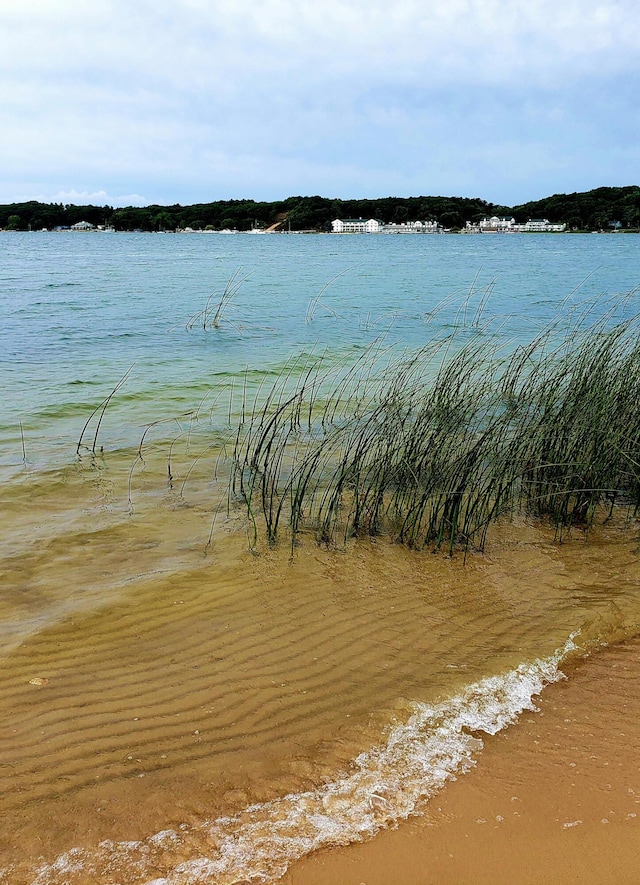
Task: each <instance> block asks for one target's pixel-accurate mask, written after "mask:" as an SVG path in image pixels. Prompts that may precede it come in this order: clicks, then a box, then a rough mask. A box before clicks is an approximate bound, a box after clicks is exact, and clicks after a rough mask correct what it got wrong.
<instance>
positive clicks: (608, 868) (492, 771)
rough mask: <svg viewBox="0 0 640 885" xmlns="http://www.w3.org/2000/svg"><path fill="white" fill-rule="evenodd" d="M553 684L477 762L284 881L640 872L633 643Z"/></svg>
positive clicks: (615, 878) (639, 719) (638, 721)
mask: <svg viewBox="0 0 640 885" xmlns="http://www.w3.org/2000/svg"><path fill="white" fill-rule="evenodd" d="M567 675H568V676H569V678H568V679H567V680H566V681H562V682H560V683H557V684H556V685H553V686H550V687H549V688H547V690H546V691H545V693H544V695H543V697H542V699H541V700H540V702H539V707H540V712H538V713H528V714H526V715H523V716H522V718H521V720H520V722H519V723H518V724H516V725H514V726H512V727H511V728H509V729H508V730H506V731H505V732H501V733H500V734H498V735H496V736H495V737H492V738H487V739H486V740H485V749H484V751H483V752H482V754H481V755H480V757H479V760H478V764H477V767H476V768H475V770H473V771H471V772H469V773H467V774H466V775H464V776H462V777H460V778H459V779H458V780H457V781H455V782H453V783H451V784H449V785H448V786H447V787H446V788H445V790H444V791H443V792H442V794H440V795H439V796H438V797H437V798H435V799H434V800H433V801H432V802H430V803H429V805H428V806H427V807H426V809H425V813H424V816H423V817H417V818H412V819H411V820H410V821H407V822H405V823H403V824H401V825H400V826H399V828H398V829H396V830H392V831H386V832H383V833H381V834H379V835H378V836H377V837H376V838H375V839H373V840H372V841H370V842H367V843H364V844H359V845H351V846H349V847H345V848H335V849H331V850H325V851H321V852H319V853H317V854H316V855H313V856H311V857H310V858H307V859H305V860H302V861H300V862H299V863H298V864H296V865H295V866H294V867H293V868H292V869H291V870H290V872H289V873H288V874H287V876H285V878H284V880H283V882H285V883H286V885H330V883H338V882H339V883H341V885H462V883H493V885H508V883H514V882H518V883H520V885H568V883H576V885H577V883H580V885H591V883H592V885H600V883H604V882H611V883H616V885H626V883H628V885H631V883H636V882H638V881H640V756H639V752H638V751H639V748H640V640H638V639H634V640H632V641H629V642H626V643H622V644H620V645H616V646H613V647H609V648H604V649H602V650H601V651H599V652H597V653H596V654H595V655H593V656H592V657H591V658H590V659H589V660H587V661H585V662H584V663H583V664H579V665H578V666H575V667H572V668H571V670H570V671H567Z"/></svg>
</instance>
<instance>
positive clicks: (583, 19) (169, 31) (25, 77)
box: [0, 0, 640, 202]
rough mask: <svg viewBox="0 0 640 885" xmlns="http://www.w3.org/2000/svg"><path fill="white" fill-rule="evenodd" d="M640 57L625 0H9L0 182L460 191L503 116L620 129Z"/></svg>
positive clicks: (210, 189) (175, 188)
mask: <svg viewBox="0 0 640 885" xmlns="http://www.w3.org/2000/svg"><path fill="white" fill-rule="evenodd" d="M639 59H640V7H638V6H637V3H636V0H563V2H562V3H559V2H557V0H430V2H428V0H395V2H393V3H391V2H389V0H261V2H259V3H255V2H254V0H252V2H250V0H233V2H230V0H154V2H151V0H136V2H135V3H130V2H128V0H92V2H91V3H83V4H78V3H70V2H68V0H3V2H2V3H0V87H1V89H0V95H2V96H3V98H2V99H0V130H1V131H2V133H3V137H2V140H1V141H0V168H1V169H2V170H3V175H4V176H5V177H6V179H7V180H6V182H5V184H4V185H0V187H1V188H2V192H0V199H3V200H5V201H6V200H8V199H10V198H11V197H10V195H11V193H14V194H15V193H19V192H20V193H24V192H27V191H29V192H33V193H40V192H43V193H52V194H55V193H57V192H60V193H71V192H77V193H78V194H83V193H87V194H92V193H96V194H100V193H102V192H104V193H107V194H115V195H118V194H120V195H125V197H126V195H128V194H129V195H130V196H132V197H135V194H136V193H138V194H139V193H140V192H142V193H144V194H148V195H149V197H150V199H151V200H153V201H157V202H159V201H160V200H161V199H162V200H164V201H177V200H180V201H182V202H184V201H185V200H186V199H187V197H186V193H187V191H188V193H189V194H194V195H196V198H200V199H215V198H217V196H218V195H219V194H220V195H222V192H223V191H224V193H225V194H229V195H234V194H238V193H239V192H242V194H243V195H245V196H250V195H253V194H252V193H250V192H249V189H250V188H252V187H260V188H261V192H260V193H256V194H255V195H256V196H260V195H262V196H264V197H269V196H274V197H275V196H284V195H286V194H288V193H293V192H302V190H303V187H308V188H309V189H310V190H312V191H314V192H324V191H326V190H327V189H329V188H331V187H334V188H335V187H338V186H339V187H340V188H342V189H343V195H345V196H347V195H351V194H352V193H353V195H356V194H355V191H356V190H357V189H358V190H359V189H363V190H365V191H366V190H367V189H368V190H369V193H370V195H373V192H375V191H376V190H378V189H380V188H381V189H382V192H387V193H388V192H391V190H392V188H393V187H399V186H400V182H405V183H406V188H413V187H415V186H416V174H417V170H419V169H421V168H424V165H425V159H424V158H425V155H427V158H428V157H429V156H430V157H432V158H434V161H435V158H436V157H437V156H439V155H440V154H442V156H443V161H442V162H440V161H437V162H435V165H436V166H437V167H438V168H440V169H442V178H441V179H439V180H438V182H435V183H434V185H433V186H434V187H435V186H439V187H442V188H445V189H447V190H449V191H450V192H453V190H455V189H456V188H455V185H456V184H457V182H460V183H461V186H465V187H466V186H467V185H468V182H469V177H470V169H471V168H472V167H473V156H474V154H473V150H474V149H475V148H477V144H476V142H477V141H478V140H479V139H482V140H489V141H491V140H496V139H497V140H498V141H500V140H501V139H503V140H504V133H505V132H508V138H507V139H506V141H508V142H509V143H510V144H513V145H514V149H515V150H516V151H518V150H519V151H520V155H521V157H525V156H531V152H530V151H528V146H532V145H536V144H538V143H547V144H548V145H549V149H550V152H552V150H553V149H554V147H555V149H557V150H558V151H560V152H562V151H564V152H567V153H571V152H572V151H573V152H574V153H573V155H574V156H576V157H577V156H578V153H579V152H578V149H577V145H578V142H579V139H587V140H591V141H594V142H599V141H600V140H602V139H603V138H605V136H606V137H607V138H609V139H610V140H611V141H614V142H616V143H617V147H618V148H620V149H622V150H624V148H625V147H629V149H630V148H631V146H632V145H633V144H635V143H637V140H638V135H639V133H638V131H637V130H638V126H637V123H636V124H633V123H630V122H629V121H630V120H636V119H637V112H636V99H635V97H634V96H635V92H634V91H633V87H634V85H636V84H637V81H638V80H639V79H640V76H639V74H640V70H639V68H640V63H639ZM625 83H627V84H631V87H630V88H629V87H628V88H626V89H625V88H624V84H625ZM603 87H604V89H605V94H602V88H603ZM614 94H615V96H616V99H615V102H612V101H610V100H609V98H608V96H612V95H614ZM603 121H606V125H604V122H603ZM439 142H443V143H444V144H439ZM619 142H621V143H619ZM494 153H495V154H496V156H497V153H499V152H495V151H494ZM598 156H599V157H600V158H601V162H602V164H603V167H602V176H601V178H602V180H601V181H596V182H594V184H600V183H608V180H607V176H608V175H610V174H612V171H613V167H612V165H611V163H610V162H609V163H608V162H607V160H606V157H605V154H604V153H602V154H598ZM444 160H446V162H444ZM582 160H584V156H582ZM496 163H499V161H498V160H496ZM534 165H535V164H534ZM591 168H593V166H592V164H591ZM628 168H629V170H630V171H629V174H632V172H631V170H632V168H633V167H632V166H631V164H628ZM287 169H288V170H289V173H288V174H289V183H287ZM456 169H457V172H456ZM305 170H306V171H305ZM385 170H386V180H387V181H388V186H386V187H385V186H384V180H385ZM488 171H489V169H488V167H485V166H483V167H482V168H481V169H480V168H479V169H478V171H477V175H483V176H484V178H482V179H481V180H478V187H475V188H472V190H474V191H476V192H477V191H479V190H480V185H484V184H485V183H486V182H487V181H488V180H489V178H490V176H489V174H488ZM495 171H496V174H497V173H498V172H499V167H496V170H495ZM619 171H620V173H621V174H622V170H619ZM532 172H533V170H532ZM535 172H536V174H540V175H542V174H543V171H540V169H539V168H538V166H537V165H535ZM314 175H315V176H316V177H315V178H314ZM349 175H352V176H353V178H352V185H351V187H350V186H349V180H348V176H349ZM314 181H315V184H314ZM381 181H382V182H383V183H382V184H381V183H380V182H381ZM198 189H199V190H198ZM129 192H132V193H131V194H130V193H129ZM134 192H135V193H134ZM359 192H362V190H359ZM378 192H379V190H378ZM198 193H199V194H200V196H199V197H198V196H197V194H198ZM488 196H489V197H490V195H488ZM123 198H124V197H123ZM191 198H192V197H191V196H190V197H189V199H191ZM116 199H120V197H117V196H116V197H112V198H111V200H109V202H112V201H114V200H116Z"/></svg>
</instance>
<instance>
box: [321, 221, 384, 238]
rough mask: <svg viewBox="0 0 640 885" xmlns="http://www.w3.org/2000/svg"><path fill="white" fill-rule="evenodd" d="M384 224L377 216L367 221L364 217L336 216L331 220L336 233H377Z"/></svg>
mask: <svg viewBox="0 0 640 885" xmlns="http://www.w3.org/2000/svg"><path fill="white" fill-rule="evenodd" d="M381 227H382V225H381V224H380V222H379V221H376V219H375V218H370V219H369V220H368V221H365V220H364V218H345V219H344V221H343V220H341V219H340V218H336V220H335V221H332V222H331V228H332V230H333V233H334V234H377V233H380V228H381Z"/></svg>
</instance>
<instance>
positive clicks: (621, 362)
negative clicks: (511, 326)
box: [229, 295, 640, 553]
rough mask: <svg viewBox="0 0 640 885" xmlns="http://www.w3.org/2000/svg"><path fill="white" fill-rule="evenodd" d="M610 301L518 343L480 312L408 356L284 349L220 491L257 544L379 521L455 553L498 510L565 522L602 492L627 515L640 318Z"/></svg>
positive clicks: (591, 507) (635, 453)
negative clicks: (225, 490) (283, 365)
mask: <svg viewBox="0 0 640 885" xmlns="http://www.w3.org/2000/svg"><path fill="white" fill-rule="evenodd" d="M481 307H482V308H484V295H483V302H482V304H481ZM618 308H619V305H617V306H614V307H613V308H612V309H611V311H609V312H608V313H604V314H603V315H598V316H596V318H595V319H592V318H590V317H589V315H587V316H583V317H580V318H579V319H575V318H573V317H571V318H570V322H568V323H567V322H564V323H560V322H558V323H556V324H552V325H550V326H549V327H548V328H547V329H544V330H542V331H541V332H540V333H539V334H538V335H537V336H536V337H535V338H534V339H533V340H531V341H529V342H527V343H525V344H520V345H519V346H515V347H514V346H513V345H511V344H509V342H508V341H507V339H506V336H505V331H504V329H496V328H495V325H494V324H492V323H491V322H489V321H487V322H486V323H485V324H484V325H481V323H480V312H481V311H479V310H476V311H475V312H474V314H473V317H472V322H471V323H470V324H467V323H466V322H465V323H464V324H463V325H462V326H461V327H459V328H458V329H456V330H454V332H453V333H452V334H450V335H448V336H444V337H441V338H435V339H434V340H432V341H431V342H429V343H428V344H427V345H425V346H424V347H423V348H422V349H421V350H419V351H418V352H417V353H412V354H406V353H405V354H403V355H401V356H399V357H398V356H394V355H393V351H392V350H387V349H386V347H385V345H384V344H383V343H380V342H378V343H377V344H376V345H374V346H372V347H371V348H370V349H369V350H368V351H367V352H366V353H365V354H364V355H363V356H362V357H361V358H360V360H359V361H358V362H357V363H356V364H355V365H353V366H350V367H340V366H337V365H336V364H335V363H331V362H328V361H327V360H326V359H323V358H313V359H307V360H306V361H305V359H303V358H301V359H300V360H298V361H294V362H293V363H292V364H290V366H289V367H287V369H286V370H285V371H284V372H283V373H282V375H281V376H280V377H279V378H278V379H277V380H276V381H275V383H274V384H273V386H272V388H271V389H270V390H269V391H268V392H267V393H266V395H264V396H263V397H262V398H260V399H259V398H258V397H257V396H256V399H255V401H254V403H253V406H250V405H249V404H244V405H243V420H242V422H241V423H240V425H239V426H238V428H237V431H236V433H235V443H234V445H233V454H232V456H231V471H230V477H229V501H230V503H233V502H234V501H235V500H238V499H239V500H240V501H241V502H242V503H243V505H244V507H245V509H246V513H247V516H248V518H249V521H250V525H251V539H252V544H255V543H257V541H258V538H259V537H260V534H261V533H263V535H264V538H265V539H266V541H267V542H268V543H269V544H274V543H275V542H276V540H277V539H278V537H279V536H280V535H281V533H282V531H283V530H285V534H287V535H288V537H289V541H290V543H291V544H292V545H295V543H296V539H297V537H298V536H299V534H300V532H302V531H312V532H313V533H314V534H315V536H316V538H317V539H318V540H319V541H321V542H323V543H326V544H336V543H343V542H344V541H345V540H346V539H347V538H349V537H353V536H357V535H360V534H369V535H375V534H378V533H381V532H384V533H386V534H388V535H390V536H391V537H393V538H395V539H397V540H398V541H400V542H402V543H404V544H407V545H409V546H411V547H418V548H422V547H425V546H430V547H432V548H434V549H444V550H446V551H448V552H449V553H453V551H454V550H455V549H457V548H463V549H469V548H473V549H482V547H483V546H484V543H485V540H486V535H487V531H488V528H489V526H490V525H491V524H492V523H493V522H494V521H495V520H496V519H498V518H499V517H500V516H503V515H505V514H513V513H515V512H525V513H529V514H531V515H534V516H536V517H538V518H545V519H550V520H551V522H552V524H553V525H554V526H555V527H556V530H557V532H558V533H559V534H562V532H563V531H564V530H565V529H566V528H567V527H570V526H573V525H582V526H585V527H589V526H590V525H591V524H592V523H593V521H594V519H595V517H596V513H597V512H601V511H602V506H603V505H606V510H605V511H602V512H604V515H605V516H608V515H610V514H611V512H612V509H613V507H614V506H615V505H616V504H621V503H622V504H625V505H627V506H628V507H630V508H631V510H632V512H633V513H635V514H636V515H637V513H638V512H639V510H640V410H639V409H638V404H639V403H640V333H639V323H640V317H632V318H626V319H625V318H622V319H620V318H619V315H618V313H617V312H616V311H617V310H618ZM466 314H467V308H466V306H465V320H466Z"/></svg>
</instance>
